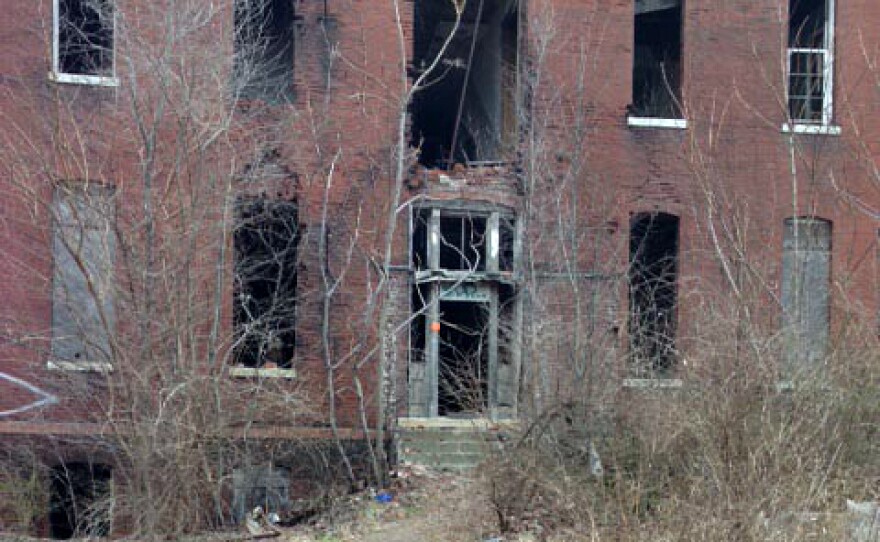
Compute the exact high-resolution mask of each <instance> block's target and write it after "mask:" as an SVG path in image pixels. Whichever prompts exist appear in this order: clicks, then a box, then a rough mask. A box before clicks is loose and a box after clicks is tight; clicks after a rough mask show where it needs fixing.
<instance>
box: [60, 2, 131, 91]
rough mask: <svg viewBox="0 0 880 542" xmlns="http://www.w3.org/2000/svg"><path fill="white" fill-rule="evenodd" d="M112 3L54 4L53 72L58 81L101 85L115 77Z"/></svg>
mask: <svg viewBox="0 0 880 542" xmlns="http://www.w3.org/2000/svg"><path fill="white" fill-rule="evenodd" d="M114 17H115V15H114V5H113V2H112V0H54V23H55V24H54V26H55V28H54V39H53V48H52V49H53V51H52V53H53V55H52V56H53V59H52V60H53V71H54V73H55V76H56V77H57V78H58V80H59V81H62V82H72V83H101V82H103V81H106V80H107V79H110V78H112V77H113V76H114V72H115V70H114V68H115V66H114V54H113V45H114Z"/></svg>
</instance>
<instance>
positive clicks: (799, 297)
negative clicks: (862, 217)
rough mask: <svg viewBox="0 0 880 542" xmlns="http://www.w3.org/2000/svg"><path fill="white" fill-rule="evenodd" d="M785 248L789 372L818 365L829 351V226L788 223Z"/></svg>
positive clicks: (784, 313) (814, 221) (813, 220)
mask: <svg viewBox="0 0 880 542" xmlns="http://www.w3.org/2000/svg"><path fill="white" fill-rule="evenodd" d="M784 228H785V230H784V233H783V247H782V323H783V336H784V340H785V345H784V346H785V360H786V362H787V364H788V367H786V373H787V374H788V376H792V374H793V373H795V372H797V371H798V370H801V369H809V368H812V367H815V366H816V364H818V363H820V362H821V361H822V360H823V359H824V357H825V353H826V351H827V348H828V333H829V321H830V292H829V288H830V282H831V222H828V221H827V220H822V219H819V218H812V217H800V218H789V219H787V220H786V221H785V224H784Z"/></svg>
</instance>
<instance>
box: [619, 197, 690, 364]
mask: <svg viewBox="0 0 880 542" xmlns="http://www.w3.org/2000/svg"><path fill="white" fill-rule="evenodd" d="M678 230H679V220H678V217H677V216H674V215H670V214H666V213H639V214H637V215H635V216H633V218H632V221H631V224H630V245H629V253H630V266H629V285H630V294H629V306H630V318H629V336H630V347H631V349H632V354H633V358H634V362H635V364H634V369H635V370H636V372H637V373H641V375H642V376H646V375H650V374H652V373H658V372H659V373H662V372H665V371H668V370H669V369H670V368H671V367H672V365H673V362H674V359H675V355H674V354H675V320H676V304H677V291H676V290H677V287H676V283H677V279H678Z"/></svg>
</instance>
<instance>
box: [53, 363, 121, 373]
mask: <svg viewBox="0 0 880 542" xmlns="http://www.w3.org/2000/svg"><path fill="white" fill-rule="evenodd" d="M46 368H47V369H49V370H50V371H71V372H79V373H112V372H113V365H111V364H109V363H104V362H100V361H61V360H49V361H47V362H46Z"/></svg>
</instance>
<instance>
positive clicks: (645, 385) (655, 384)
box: [623, 378, 684, 390]
mask: <svg viewBox="0 0 880 542" xmlns="http://www.w3.org/2000/svg"><path fill="white" fill-rule="evenodd" d="M683 386H684V383H683V382H682V380H681V379H680V378H624V379H623V387H624V388H630V389H636V390H665V389H681V388H682V387H683Z"/></svg>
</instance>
